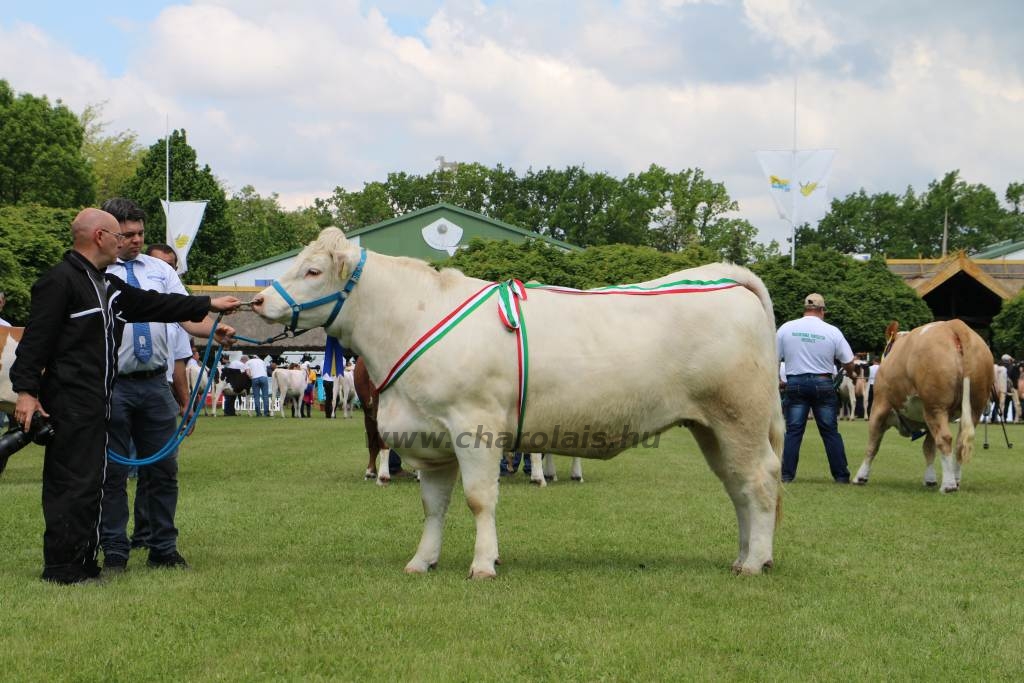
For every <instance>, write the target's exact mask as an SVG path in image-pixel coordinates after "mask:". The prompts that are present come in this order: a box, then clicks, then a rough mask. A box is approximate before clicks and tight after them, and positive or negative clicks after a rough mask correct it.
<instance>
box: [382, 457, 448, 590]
mask: <svg viewBox="0 0 1024 683" xmlns="http://www.w3.org/2000/svg"><path fill="white" fill-rule="evenodd" d="M381 457H382V458H386V457H387V456H386V455H383V454H382V455H381ZM386 462H387V461H386V460H384V462H383V463H382V464H386ZM458 473H459V463H458V462H456V461H454V460H453V461H452V462H450V463H447V464H444V465H439V466H434V467H431V468H429V469H424V470H423V471H422V473H421V474H420V497H421V498H422V500H423V516H424V519H423V535H422V536H421V537H420V545H419V547H418V548H416V554H415V555H414V556H413V558H412V559H411V560H409V563H408V564H407V565H405V571H406V573H407V574H425V573H426V572H427V571H429V570H430V569H432V568H433V567H435V566H436V565H437V560H438V558H439V557H440V556H441V537H442V535H443V532H444V516H445V514H446V513H447V512H448V504H449V503H450V502H451V499H452V489H453V488H454V487H455V477H456V475H457V474H458Z"/></svg>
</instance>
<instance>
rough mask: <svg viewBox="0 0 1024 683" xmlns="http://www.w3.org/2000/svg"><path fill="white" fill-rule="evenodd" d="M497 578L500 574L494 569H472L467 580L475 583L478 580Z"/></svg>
mask: <svg viewBox="0 0 1024 683" xmlns="http://www.w3.org/2000/svg"><path fill="white" fill-rule="evenodd" d="M497 577H498V572H496V571H494V570H493V569H487V568H483V569H472V568H471V569H470V570H469V576H468V577H466V578H469V579H473V580H474V581H477V580H482V579H495V578H497Z"/></svg>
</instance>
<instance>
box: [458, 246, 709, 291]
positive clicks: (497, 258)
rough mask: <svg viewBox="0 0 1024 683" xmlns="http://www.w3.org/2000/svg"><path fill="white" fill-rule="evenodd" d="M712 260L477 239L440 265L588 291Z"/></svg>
mask: <svg viewBox="0 0 1024 683" xmlns="http://www.w3.org/2000/svg"><path fill="white" fill-rule="evenodd" d="M713 260H715V259H714V255H713V254H712V253H711V252H710V251H708V250H707V249H704V248H702V247H700V246H697V245H694V246H692V247H691V248H689V249H687V250H686V251H683V252H678V253H671V254H670V253H666V252H661V251H658V250H656V249H653V248H652V247H638V246H632V245H625V244H615V245H603V246H597V247H590V248H589V249H584V250H583V251H579V252H564V251H562V250H561V249H558V248H555V247H552V246H550V245H549V244H548V243H547V242H544V241H543V240H527V241H526V242H523V243H520V244H514V243H512V242H508V241H505V240H483V239H479V238H477V239H474V240H471V241H470V243H469V245H468V246H467V248H465V249H460V250H459V251H457V252H456V253H455V255H454V256H452V257H450V258H448V259H445V260H444V261H441V262H440V263H439V264H438V265H439V266H441V267H446V268H456V269H458V270H461V271H462V272H463V273H465V274H466V275H469V276H470V277H478V278H481V279H483V280H491V281H494V282H497V281H501V280H507V279H509V278H517V279H519V280H522V281H524V282H528V281H531V280H535V281H537V282H542V283H544V284H547V285H560V286H563V287H574V288H576V289H590V288H593V287H602V286H606V285H619V284H627V283H633V282H644V281H646V280H653V279H655V278H659V277H662V276H664V275H668V274H669V273H672V272H675V271H677V270H682V269H684V268H690V267H693V266H697V265H701V264H703V263H708V262H710V261H713Z"/></svg>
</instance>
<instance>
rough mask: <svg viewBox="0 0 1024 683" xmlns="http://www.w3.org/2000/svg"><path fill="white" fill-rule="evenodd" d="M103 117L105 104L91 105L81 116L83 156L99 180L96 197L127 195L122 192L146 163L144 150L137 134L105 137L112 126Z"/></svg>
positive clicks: (128, 133)
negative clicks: (105, 132)
mask: <svg viewBox="0 0 1024 683" xmlns="http://www.w3.org/2000/svg"><path fill="white" fill-rule="evenodd" d="M102 116H103V105H102V104H94V105H89V106H88V107H86V108H85V111H83V112H82V113H81V115H80V116H79V123H81V125H82V129H83V130H84V132H85V138H84V140H83V141H82V154H83V156H85V159H86V161H88V162H89V165H90V166H91V168H92V172H93V176H94V178H95V179H96V191H95V195H96V196H97V197H102V198H103V199H108V198H110V197H117V196H120V195H121V194H123V191H122V189H123V188H124V186H125V184H126V183H127V181H128V179H129V178H131V177H132V176H133V175H135V171H136V170H137V169H138V167H139V164H140V163H141V162H142V156H143V154H144V150H143V149H142V148H141V147H140V146H139V142H138V137H139V136H138V135H137V134H136V133H135V132H134V131H131V130H128V131H124V132H121V133H117V134H116V135H111V136H105V135H103V131H105V130H106V128H107V125H108V124H107V122H105V121H103V120H102V119H101V117H102Z"/></svg>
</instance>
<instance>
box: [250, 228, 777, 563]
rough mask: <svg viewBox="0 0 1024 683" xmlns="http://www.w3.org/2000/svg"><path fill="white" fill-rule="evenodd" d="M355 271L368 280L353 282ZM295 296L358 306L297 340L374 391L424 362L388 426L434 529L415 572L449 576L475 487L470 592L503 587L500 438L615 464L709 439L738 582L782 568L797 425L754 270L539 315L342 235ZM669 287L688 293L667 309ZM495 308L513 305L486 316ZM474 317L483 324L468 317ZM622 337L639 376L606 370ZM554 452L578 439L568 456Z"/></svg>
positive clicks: (537, 292) (301, 262) (310, 264)
mask: <svg viewBox="0 0 1024 683" xmlns="http://www.w3.org/2000/svg"><path fill="white" fill-rule="evenodd" d="M357 268H360V269H361V276H359V277H358V278H356V277H352V276H353V273H354V272H355V271H356V269H357ZM357 280H358V282H357ZM279 284H280V285H281V286H282V287H283V288H284V290H285V291H287V292H288V293H289V295H290V296H291V297H292V298H293V299H294V300H295V301H296V302H298V305H301V304H303V303H308V302H313V301H316V300H319V299H321V298H322V297H332V296H334V297H335V298H336V299H338V300H341V299H342V295H341V294H340V293H341V292H342V290H343V289H345V288H346V286H347V287H349V288H350V289H351V292H350V293H349V294H347V297H345V298H344V306H343V307H342V308H341V309H340V312H339V311H338V310H337V308H336V305H335V304H336V302H335V301H333V300H325V303H322V304H318V305H316V306H315V307H308V308H301V307H300V308H299V311H298V315H297V320H296V324H297V326H298V327H301V328H309V327H317V326H325V325H326V329H327V332H328V334H331V335H334V336H336V337H338V338H339V339H340V340H341V342H342V344H344V346H345V348H348V349H351V350H353V351H355V352H356V353H358V354H359V355H361V356H362V357H363V359H364V360H365V362H366V367H367V370H368V372H369V375H370V377H371V378H372V379H373V380H374V382H375V383H383V382H384V380H385V378H387V377H388V375H389V374H393V373H392V370H395V369H397V365H396V363H397V362H398V361H399V359H401V358H406V359H408V358H414V357H415V358H416V359H415V360H414V362H412V363H411V364H410V365H407V366H405V367H404V374H402V375H401V376H400V377H399V378H398V379H397V380H396V381H395V382H394V383H393V384H390V385H384V386H383V387H382V391H381V394H380V402H379V409H378V415H377V417H378V424H379V427H380V432H381V434H382V436H384V437H385V439H388V440H389V444H390V445H392V446H396V447H397V444H396V443H390V441H394V440H395V439H396V438H399V437H400V438H402V439H403V440H404V442H405V443H404V444H403V445H402V446H401V447H400V448H399V451H400V452H401V453H402V457H403V459H404V460H406V461H407V462H408V463H409V464H410V466H412V467H415V468H416V469H419V470H420V493H421V497H422V500H423V508H424V513H425V521H424V527H423V535H422V537H421V539H420V543H419V546H418V548H417V550H416V553H415V555H414V556H413V558H412V559H411V560H410V561H409V563H408V564H407V565H406V567H405V569H406V571H407V572H411V573H425V572H427V571H428V570H429V569H430V568H431V567H433V566H434V565H436V564H437V562H438V559H439V557H440V552H441V536H442V530H443V529H444V518H445V515H446V513H447V511H448V505H449V502H450V500H451V494H452V490H453V487H454V484H455V480H456V478H457V477H458V476H459V474H460V473H461V476H462V487H463V490H464V492H465V496H466V501H467V503H468V504H469V507H470V510H471V511H472V512H473V515H474V517H475V521H476V543H475V546H474V553H473V562H472V564H471V566H470V576H471V577H473V578H488V577H493V576H495V565H496V563H497V562H498V559H499V558H498V539H497V531H496V526H495V507H496V504H497V496H498V477H497V476H496V474H497V471H498V462H499V460H500V458H501V455H502V451H503V450H510V449H509V448H508V446H509V445H511V444H507V442H505V441H504V440H503V439H502V435H508V434H512V435H515V434H517V433H518V432H520V431H521V432H522V433H523V434H526V433H529V434H531V435H532V434H543V435H546V436H547V438H548V446H547V447H545V448H544V450H545V451H548V452H555V453H559V454H562V455H570V456H581V457H589V458H599V459H608V458H612V457H614V456H615V455H617V454H618V453H620V452H621V451H623V450H624V449H626V448H628V447H631V446H632V445H633V443H631V442H630V440H629V439H627V438H626V437H625V436H622V435H625V434H633V433H636V434H640V435H648V436H653V435H655V434H658V433H660V432H662V431H664V430H667V429H669V428H671V427H674V426H677V425H682V426H685V427H687V428H688V429H689V430H690V431H691V433H692V434H693V435H694V438H695V440H696V442H697V444H698V445H699V447H700V449H701V451H702V452H703V454H704V457H705V459H706V460H707V462H708V464H709V465H710V467H711V469H712V470H713V471H714V472H715V474H716V475H718V477H719V478H720V479H721V481H722V483H723V484H724V486H725V489H726V491H727V493H728V494H729V497H730V498H731V499H732V502H733V505H734V507H735V511H736V518H737V521H738V525H739V555H738V556H737V558H736V560H735V562H734V563H733V569H734V571H736V572H740V573H744V574H759V573H760V572H761V571H762V570H763V569H764V568H765V567H768V566H771V564H772V546H773V539H774V534H775V523H776V519H777V517H776V515H777V507H778V504H779V490H780V481H779V471H780V457H779V454H780V452H781V450H782V441H783V436H784V425H783V420H782V409H781V405H780V403H779V400H778V380H777V378H776V372H777V367H778V364H777V361H776V356H775V318H774V315H773V312H772V303H771V299H770V298H769V295H768V291H767V289H766V288H765V286H764V283H762V282H761V280H760V279H759V278H758V277H757V276H756V275H754V274H753V273H751V272H750V271H749V270H747V269H745V268H741V267H739V266H735V265H732V264H724V263H723V264H711V265H707V266H702V267H700V268H693V269H690V270H686V271H682V272H679V273H673V274H671V275H668V276H665V277H664V278H661V279H659V280H654V281H651V282H647V283H643V284H642V285H638V286H637V287H635V288H634V289H633V290H632V293H633V294H636V295H635V296H630V295H627V294H620V293H617V294H613V295H598V294H594V295H572V294H567V293H564V292H558V291H552V290H544V289H529V290H527V291H528V298H524V297H523V292H522V291H521V290H520V288H519V286H518V285H516V286H515V287H514V288H506V289H503V290H501V292H500V293H497V292H498V290H497V289H495V287H498V286H497V285H493V286H492V285H491V283H487V282H485V281H483V280H478V279H475V278H470V277H466V276H465V275H463V274H462V273H460V272H458V271H454V270H443V271H440V272H438V271H436V270H435V269H433V268H432V267H430V266H429V265H428V264H427V263H425V262H422V261H417V260H414V259H408V258H398V257H392V256H385V255H383V254H377V253H374V252H364V251H362V250H361V249H360V248H359V247H358V246H357V245H355V244H352V243H350V242H349V241H348V240H347V239H346V238H345V236H344V234H343V233H342V232H341V231H340V230H338V229H337V228H326V229H324V230H323V231H322V232H321V233H320V237H319V238H318V239H317V240H316V241H314V242H313V243H311V244H310V245H309V246H307V247H306V248H305V249H304V250H303V251H302V252H301V253H300V254H299V255H298V256H297V257H296V259H295V265H294V266H293V267H292V268H291V269H290V270H289V271H288V273H286V274H285V275H284V276H283V277H282V278H281V279H280V280H279ZM663 287H672V288H673V290H674V293H671V294H663V293H661V292H662V291H663V290H662V289H660V288H663ZM694 290H700V291H694ZM654 292H658V294H657V295H653V294H654ZM484 293H491V294H496V293H497V294H496V295H495V296H491V297H490V298H489V299H488V300H482V299H478V297H481V296H483V295H484ZM510 297H518V298H517V299H516V300H518V301H520V302H521V310H522V315H523V318H524V320H525V321H526V322H527V324H528V328H529V358H528V361H529V386H528V392H527V396H526V398H527V401H528V403H527V404H526V407H525V413H524V415H523V420H522V422H521V423H520V412H519V409H518V405H519V401H520V394H519V392H520V386H521V385H520V382H519V381H518V376H519V367H520V366H519V363H518V360H517V359H518V353H519V350H518V349H519V347H518V344H519V341H520V339H521V337H520V336H519V335H517V334H516V333H514V332H510V331H509V329H507V327H506V326H505V325H503V324H502V322H500V320H499V317H498V315H497V307H498V303H499V302H505V303H508V302H510V301H512V299H511V298H510ZM474 301H478V302H480V305H481V306H482V307H483V308H484V310H479V309H477V310H475V311H474V312H472V313H470V312H469V311H470V308H469V307H470V305H471V303H472V302H474ZM253 310H254V311H256V312H257V313H259V314H260V315H262V316H263V317H264V318H266V319H268V320H273V321H277V322H282V323H289V322H291V320H292V307H291V306H290V305H288V304H287V303H286V302H285V301H284V299H283V297H282V296H281V295H280V294H279V293H278V292H277V291H276V290H275V289H274V288H273V287H268V288H267V289H265V290H263V291H262V292H261V293H260V294H259V295H258V296H257V297H256V299H254V300H253ZM501 310H502V311H507V309H506V308H503V309H501ZM332 311H334V312H335V313H336V315H332ZM457 312H461V313H459V314H458V315H456V314H457ZM460 316H461V317H460ZM506 317H507V316H506ZM328 319H330V320H331V322H330V323H328ZM381 320H386V321H387V324H386V325H382V324H381ZM444 321H458V322H457V324H456V325H455V326H454V327H452V328H451V330H450V331H449V332H448V333H447V335H446V336H444V337H443V338H441V339H440V340H439V341H437V342H436V343H437V346H435V347H431V348H429V349H428V350H426V351H423V352H421V353H420V355H418V356H414V354H412V353H411V349H412V348H414V347H417V346H418V347H419V348H423V346H422V344H424V343H425V341H424V340H425V339H427V338H428V337H429V335H427V336H425V335H426V333H428V332H429V331H430V330H432V329H435V328H436V327H437V326H438V325H439V324H440V323H442V322H444ZM513 322H514V321H513ZM623 334H628V335H629V339H630V346H631V356H632V358H633V359H636V362H632V363H631V364H630V369H629V372H628V373H623V372H622V369H621V367H620V364H619V361H618V358H617V357H616V355H615V354H611V353H608V349H609V348H615V347H616V346H617V345H620V344H621V342H622V335H623ZM555 434H561V435H562V437H561V438H560V439H558V440H557V443H554V442H555V441H556V439H555V438H554V435H555ZM567 434H570V435H572V436H573V438H572V439H567V438H566V437H565V435H567ZM584 434H586V435H587V436H588V437H589V438H587V439H581V435H584ZM597 434H600V435H601V438H599V439H595V438H592V437H593V436H594V435H597ZM439 435H440V436H441V437H447V438H448V440H447V441H445V440H444V439H442V440H441V441H438V440H437V439H436V437H438V436H439ZM475 435H480V437H479V438H475ZM674 540H675V542H676V543H678V544H680V547H682V541H681V539H674Z"/></svg>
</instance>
